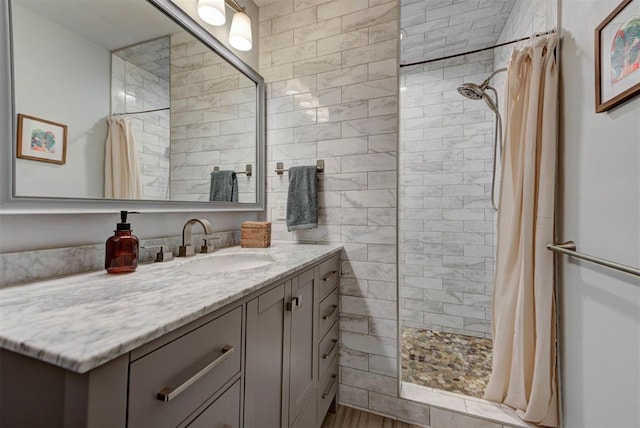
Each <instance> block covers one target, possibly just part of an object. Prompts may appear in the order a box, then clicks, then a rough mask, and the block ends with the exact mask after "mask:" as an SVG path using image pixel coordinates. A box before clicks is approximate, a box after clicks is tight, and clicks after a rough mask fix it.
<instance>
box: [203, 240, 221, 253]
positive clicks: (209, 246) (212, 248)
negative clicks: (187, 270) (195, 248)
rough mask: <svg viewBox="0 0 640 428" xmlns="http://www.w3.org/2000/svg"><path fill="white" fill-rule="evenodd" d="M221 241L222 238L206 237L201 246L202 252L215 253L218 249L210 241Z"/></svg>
mask: <svg viewBox="0 0 640 428" xmlns="http://www.w3.org/2000/svg"><path fill="white" fill-rule="evenodd" d="M213 240H216V241H219V240H220V238H208V239H207V238H205V239H203V240H202V246H201V247H200V254H209V253H213V252H214V251H215V250H216V247H215V246H214V245H213V244H210V241H213Z"/></svg>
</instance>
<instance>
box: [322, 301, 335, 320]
mask: <svg viewBox="0 0 640 428" xmlns="http://www.w3.org/2000/svg"><path fill="white" fill-rule="evenodd" d="M336 309H338V305H331V310H330V311H329V313H328V314H326V315H323V316H322V319H323V320H328V319H329V318H331V315H333V313H334V312H335V311H336Z"/></svg>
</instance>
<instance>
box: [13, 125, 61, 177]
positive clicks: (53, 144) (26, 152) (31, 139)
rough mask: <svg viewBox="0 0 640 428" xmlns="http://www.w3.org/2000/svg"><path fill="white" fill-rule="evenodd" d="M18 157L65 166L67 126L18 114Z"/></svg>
mask: <svg viewBox="0 0 640 428" xmlns="http://www.w3.org/2000/svg"><path fill="white" fill-rule="evenodd" d="M16 156H17V157H18V158H20V159H29V160H34V161H40V162H49V163H55V164H59V165H64V163H65V162H66V160H67V125H63V124H62V123H56V122H52V121H50V120H46V119H40V118H38V117H33V116H27V115H26V114H18V141H17V150H16Z"/></svg>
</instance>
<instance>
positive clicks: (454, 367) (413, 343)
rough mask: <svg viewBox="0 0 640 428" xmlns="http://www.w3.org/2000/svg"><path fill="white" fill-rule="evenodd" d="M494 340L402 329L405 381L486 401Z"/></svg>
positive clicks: (403, 377) (409, 328)
mask: <svg viewBox="0 0 640 428" xmlns="http://www.w3.org/2000/svg"><path fill="white" fill-rule="evenodd" d="M491 356H492V341H491V339H484V338H477V337H471V336H464V335H460V334H452V333H443V332H435V331H431V330H426V329H418V328H413V327H403V328H402V380H403V381H405V382H410V383H413V384H416V385H422V386H427V387H431V388H434V389H440V390H443V391H449V392H455V393H459V394H463V395H467V396H471V397H482V395H483V394H484V390H485V388H486V385H487V382H488V381H489V375H490V374H491Z"/></svg>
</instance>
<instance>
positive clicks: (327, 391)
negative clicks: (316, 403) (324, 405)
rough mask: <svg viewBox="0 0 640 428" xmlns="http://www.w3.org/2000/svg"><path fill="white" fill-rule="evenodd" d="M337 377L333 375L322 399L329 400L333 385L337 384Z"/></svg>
mask: <svg viewBox="0 0 640 428" xmlns="http://www.w3.org/2000/svg"><path fill="white" fill-rule="evenodd" d="M336 378H337V376H336V375H334V374H333V375H331V383H330V384H329V388H327V389H326V390H325V391H324V392H323V393H322V399H323V400H326V399H327V398H329V393H330V392H331V390H332V389H333V385H335V384H336Z"/></svg>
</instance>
